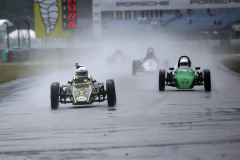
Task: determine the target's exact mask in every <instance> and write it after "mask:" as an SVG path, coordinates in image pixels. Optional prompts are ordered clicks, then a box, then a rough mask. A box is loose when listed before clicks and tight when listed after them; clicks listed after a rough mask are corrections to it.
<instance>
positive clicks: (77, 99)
mask: <svg viewBox="0 0 240 160" xmlns="http://www.w3.org/2000/svg"><path fill="white" fill-rule="evenodd" d="M105 100H107V101H108V106H109V107H113V106H114V105H115V104H116V102H117V99H116V92H115V85H114V80H112V79H109V80H107V81H106V90H105V89H104V84H103V83H98V82H97V81H96V80H91V81H86V80H84V79H82V80H81V79H79V80H78V82H77V83H73V82H72V81H68V84H67V85H63V86H60V84H59V82H53V83H52V84H51V108H52V109H58V106H59V102H60V103H63V104H66V103H72V104H73V105H85V104H92V103H93V102H103V101H105Z"/></svg>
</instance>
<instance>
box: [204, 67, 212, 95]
mask: <svg viewBox="0 0 240 160" xmlns="http://www.w3.org/2000/svg"><path fill="white" fill-rule="evenodd" d="M203 76H204V88H205V91H211V74H210V70H209V69H204V70H203Z"/></svg>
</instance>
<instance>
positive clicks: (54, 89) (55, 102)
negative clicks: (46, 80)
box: [51, 82, 59, 110]
mask: <svg viewBox="0 0 240 160" xmlns="http://www.w3.org/2000/svg"><path fill="white" fill-rule="evenodd" d="M58 106H59V83H58V82H53V83H52V84H51V108H52V109H53V110H54V109H58Z"/></svg>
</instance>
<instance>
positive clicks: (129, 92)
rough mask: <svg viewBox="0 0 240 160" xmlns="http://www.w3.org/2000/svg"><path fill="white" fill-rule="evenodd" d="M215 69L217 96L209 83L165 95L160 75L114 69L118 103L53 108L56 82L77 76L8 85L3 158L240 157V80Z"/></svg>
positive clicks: (2, 109) (1, 109)
mask: <svg viewBox="0 0 240 160" xmlns="http://www.w3.org/2000/svg"><path fill="white" fill-rule="evenodd" d="M127 67H128V66H127ZM109 72H110V73H111V71H109ZM112 72H113V71H112ZM114 72H115V70H114ZM212 72H214V76H213V79H212V81H213V90H212V92H210V93H207V92H205V91H204V89H203V87H202V86H200V87H195V88H194V89H193V90H191V91H190V90H189V91H179V90H176V89H175V88H170V87H166V91H165V92H159V91H158V89H157V80H158V79H157V77H158V75H157V73H151V74H140V75H137V76H132V75H130V73H121V74H117V75H116V74H114V73H112V75H113V77H112V78H114V80H115V84H116V91H117V98H118V104H117V106H115V107H113V108H108V107H107V102H104V103H94V104H93V105H86V106H72V105H71V104H66V105H60V107H59V109H58V110H53V111H52V110H51V109H50V99H49V96H50V95H49V91H50V90H49V86H50V84H51V82H52V81H56V79H58V80H59V81H60V82H61V83H64V82H66V81H67V80H68V77H71V74H72V73H65V72H63V73H61V74H56V75H55V74H51V75H47V76H45V77H42V78H40V77H35V78H34V77H33V78H27V79H22V80H18V81H14V82H11V83H8V84H4V85H1V86H0V101H1V104H0V159H12V160H15V159H16V160H18V159H26V160H39V159H40V160H49V159H50V160H59V159H62V160H65V159H119V160H122V159H136V160H141V159H142V160H146V159H156V160H157V159H171V160H175V159H182V160H192V159H199V160H200V159H209V160H212V159H228V160H231V159H238V157H239V156H240V153H239V147H240V136H239V133H240V123H239V121H240V109H239V108H240V106H239V104H240V100H239V89H240V88H239V87H240V86H239V85H238V84H239V78H236V77H234V78H233V77H232V75H230V74H229V75H228V76H227V77H222V75H224V74H225V72H224V71H221V70H218V69H215V68H214V69H212ZM94 75H96V77H97V76H98V73H94ZM63 77H64V78H63ZM65 77H67V78H65ZM126 77H127V81H126ZM61 78H62V79H61ZM100 78H101V79H104V80H103V81H105V79H108V78H109V77H108V75H107V76H103V77H100ZM226 78H227V79H226ZM153 79H154V80H153ZM146 82H152V83H146ZM225 82H228V83H225ZM223 83H225V84H226V85H225V86H222V84H223Z"/></svg>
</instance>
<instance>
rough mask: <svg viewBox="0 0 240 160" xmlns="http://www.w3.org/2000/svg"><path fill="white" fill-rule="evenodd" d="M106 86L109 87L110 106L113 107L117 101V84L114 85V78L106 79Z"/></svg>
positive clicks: (108, 98)
mask: <svg viewBox="0 0 240 160" xmlns="http://www.w3.org/2000/svg"><path fill="white" fill-rule="evenodd" d="M106 88H107V100H108V106H109V107H113V106H115V104H116V103H117V98H116V91H115V85H114V80H113V79H109V80H107V81H106Z"/></svg>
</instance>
